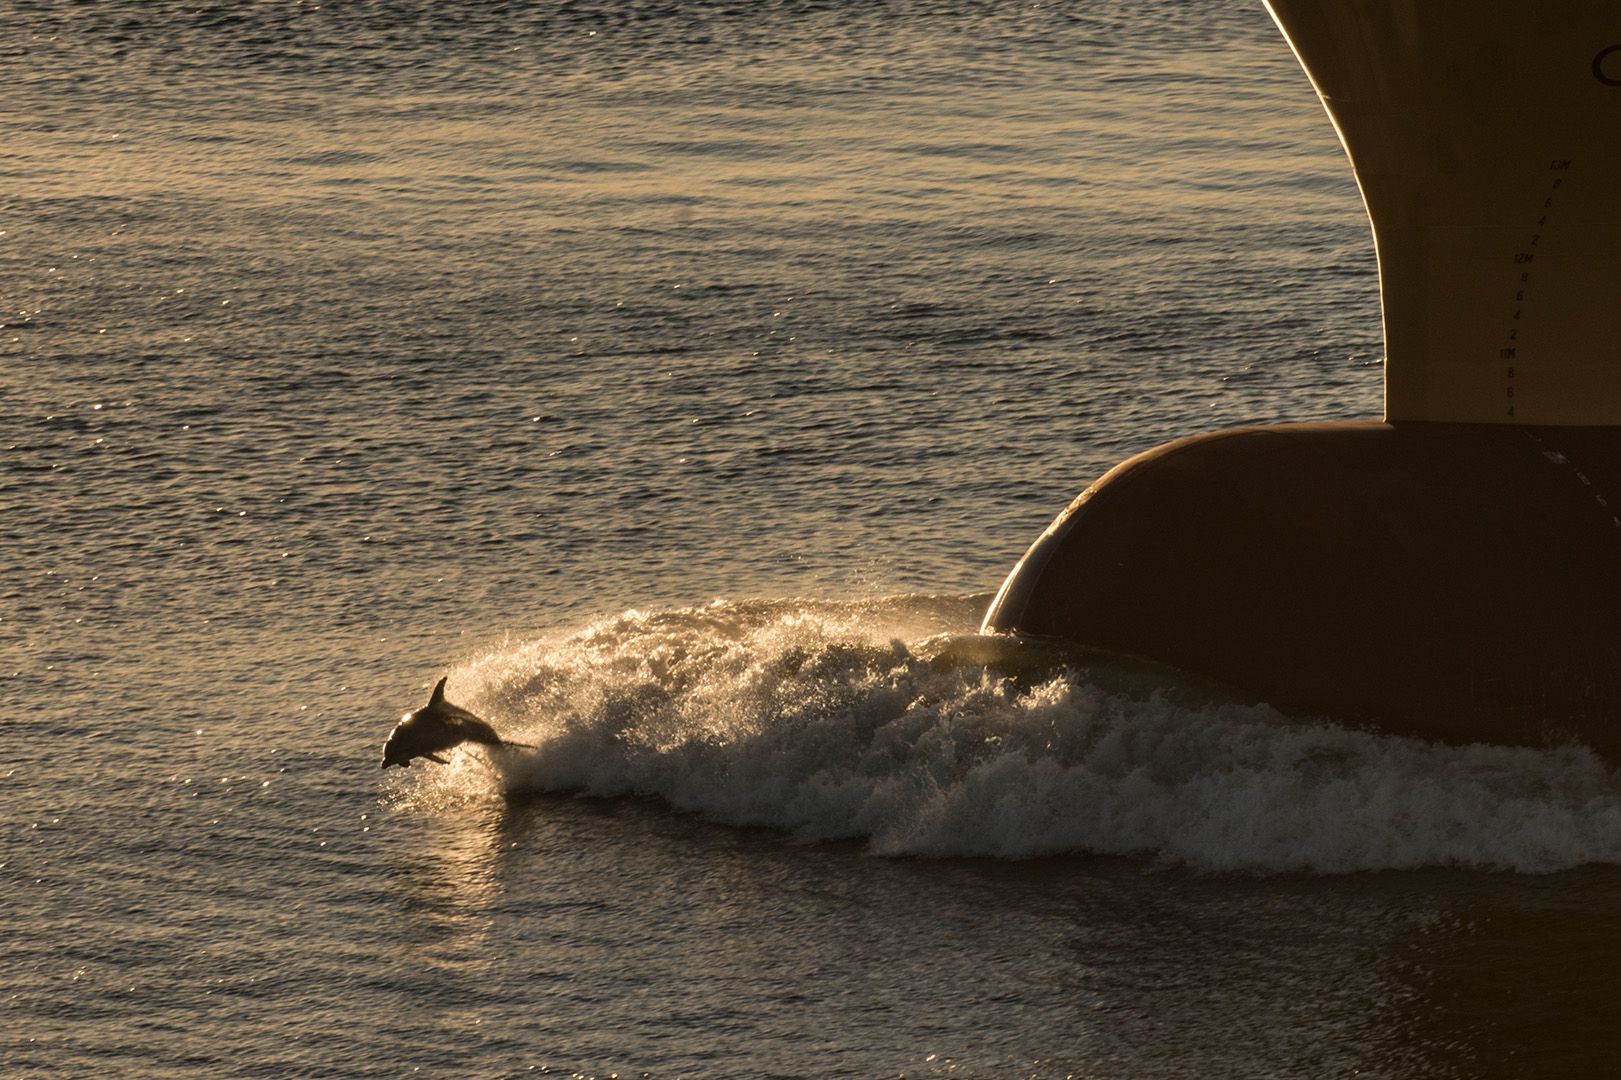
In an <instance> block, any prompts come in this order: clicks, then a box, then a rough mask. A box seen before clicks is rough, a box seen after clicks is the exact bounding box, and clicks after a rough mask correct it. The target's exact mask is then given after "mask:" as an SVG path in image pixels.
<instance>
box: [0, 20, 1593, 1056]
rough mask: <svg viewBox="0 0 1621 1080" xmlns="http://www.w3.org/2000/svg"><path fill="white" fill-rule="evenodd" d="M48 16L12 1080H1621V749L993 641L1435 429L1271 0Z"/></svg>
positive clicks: (13, 251)
mask: <svg viewBox="0 0 1621 1080" xmlns="http://www.w3.org/2000/svg"><path fill="white" fill-rule="evenodd" d="M4 23H5V26H6V31H7V32H6V33H5V34H4V35H0V58H3V64H4V70H5V72H6V76H5V89H4V92H3V94H0V130H3V131H4V132H5V137H4V139H3V140H0V323H3V327H0V566H3V568H4V573H3V574H0V690H3V693H4V711H3V721H0V723H3V727H0V733H3V736H4V739H3V744H0V745H3V748H4V749H3V751H0V912H3V914H4V927H5V930H4V933H3V935H0V1075H4V1076H5V1077H8V1078H10V1077H19V1078H21V1077H28V1078H33V1077H81V1076H82V1077H90V1076H95V1077H104V1076H117V1077H131V1078H155V1077H220V1076H232V1077H393V1076H437V1077H509V1076H520V1075H530V1074H551V1075H557V1076H570V1077H597V1078H607V1077H610V1076H615V1075H617V1076H619V1077H626V1078H629V1077H655V1078H672V1077H737V1078H753V1077H886V1076H887V1077H897V1076H901V1077H931V1076H952V1077H985V1078H1001V1077H1018V1078H1058V1077H1086V1078H1121V1080H1157V1078H1172V1077H1199V1078H1206V1077H1329V1076H1335V1077H1339V1076H1352V1075H1356V1076H1364V1077H1398V1078H1408V1077H1458V1078H1473V1077H1505V1078H1507V1077H1584V1076H1602V1075H1613V1074H1614V1071H1615V1068H1616V1065H1615V1062H1616V1061H1617V1060H1618V1059H1621V1035H1618V1033H1617V1024H1616V1018H1617V1015H1618V1004H1617V1003H1618V1001H1621V776H1618V775H1617V774H1616V772H1615V771H1613V770H1612V769H1610V768H1609V767H1607V766H1606V765H1604V764H1602V763H1600V762H1599V761H1597V760H1595V759H1594V758H1593V757H1592V756H1591V755H1589V754H1587V753H1586V752H1584V751H1582V750H1581V749H1579V748H1574V747H1567V748H1562V749H1553V750H1546V751H1537V750H1505V749H1491V748H1486V747H1478V746H1477V747H1456V748H1438V747H1433V746H1428V745H1424V744H1420V743H1415V742H1410V741H1405V740H1400V739H1395V738H1385V737H1377V736H1373V735H1369V734H1365V733H1359V732H1353V731H1348V730H1344V729H1342V728H1339V727H1336V726H1335V725H1333V724H1332V723H1330V722H1328V721H1327V720H1326V719H1322V718H1300V717H1284V716H1282V715H1280V714H1279V713H1277V712H1275V711H1274V710H1272V709H1271V708H1269V707H1268V706H1267V705H1266V704H1265V703H1264V702H1254V701H1248V700H1216V701H1212V700H1209V699H1207V698H1205V697H1201V696H1200V695H1199V694H1198V693H1196V692H1195V689H1196V688H1195V686H1194V684H1193V682H1192V681H1191V680H1188V679H1185V678H1184V677H1182V676H1180V675H1178V674H1177V673H1175V672H1169V671H1164V670H1156V669H1151V668H1150V669H1143V668H1131V667H1129V666H1127V665H1125V664H1123V663H1121V662H1118V661H1115V660H1111V659H1110V658H1108V657H1103V656H1088V655H1084V654H1078V655H1076V656H1074V657H1070V658H1068V659H1067V660H1066V661H1065V662H1061V663H1059V662H1054V663H1049V664H1046V665H1036V666H1035V667H1031V666H1030V665H1023V666H1021V665H1019V664H1012V663H1004V662H1003V661H1005V660H1007V659H1008V654H1007V645H1006V643H1003V642H998V641H994V640H986V639H979V638H977V637H976V636H975V630H976V627H977V625H978V621H979V617H980V615H981V613H982V612H983V610H984V608H985V605H986V603H987V602H988V600H989V598H990V595H991V594H992V593H993V592H994V590H995V589H996V587H997V585H998V584H999V583H1000V581H1001V579H1002V577H1003V576H1004V575H1005V574H1006V573H1007V571H1008V570H1009V569H1010V568H1011V567H1012V565H1013V564H1014V562H1015V560H1017V558H1018V557H1019V555H1020V554H1021V553H1022V552H1023V550H1024V548H1025V547H1026V545H1028V544H1029V543H1030V542H1031V541H1032V540H1033V539H1034V538H1035V537H1036V535H1037V534H1038V533H1039V532H1040V531H1041V529H1042V528H1043V527H1045V525H1046V524H1047V523H1048V521H1050V520H1051V519H1052V517H1053V516H1054V515H1055V514H1057V513H1058V511H1059V510H1061V509H1062V508H1063V506H1064V505H1065V504H1066V503H1067V502H1068V501H1069V500H1070V499H1071V498H1072V497H1073V496H1074V495H1075V494H1076V493H1077V492H1078V491H1079V490H1080V489H1081V488H1083V487H1084V486H1086V485H1087V484H1088V483H1090V482H1091V481H1092V480H1094V479H1096V478H1097V477H1098V476H1099V475H1101V473H1102V472H1104V471H1105V470H1106V469H1108V468H1109V467H1110V466H1112V465H1113V464H1115V463H1116V462H1118V461H1119V460H1121V459H1122V458H1124V457H1126V456H1128V455H1129V454H1131V453H1134V452H1136V451H1139V450H1143V449H1146V448H1148V447H1150V446H1153V445H1156V444H1158V443H1160V442H1164V441H1166V440H1169V439H1172V438H1176V437H1180V436H1184V435H1189V434H1194V433H1197V432H1200V431H1204V430H1208V429H1211V428H1215V427H1220V426H1225V425H1232V424H1239V423H1249V422H1267V421H1277V420H1305V419H1328V418H1346V417H1370V416H1377V415H1379V411H1380V402H1381V393H1382V385H1381V383H1382V371H1381V368H1380V362H1381V361H1380V338H1379V307H1378V296H1377V275H1376V267H1375V264H1374V258H1373V251H1372V245H1371V243H1370V237H1369V232H1368V228H1367V225H1366V222H1365V219H1364V217H1363V215H1362V211H1361V206H1360V202H1359V200H1358V197H1357V192H1356V188H1355V185H1354V183H1353V181H1352V178H1351V173H1350V169H1349V168H1348V166H1347V164H1346V162H1345V160H1344V157H1343V154H1342V152H1341V151H1340V149H1339V146H1338V144H1337V143H1336V141H1335V139H1334V135H1333V131H1332V128H1331V127H1330V125H1329V123H1328V121H1327V119H1326V117H1325V116H1324V114H1323V112H1322V109H1321V107H1320V106H1319V105H1318V103H1317V101H1316V99H1315V97H1314V96H1313V94H1312V91H1311V88H1310V86H1309V84H1308V82H1307V80H1306V78H1305V76H1304V75H1303V74H1302V72H1301V71H1300V70H1299V68H1298V67H1297V65H1296V63H1295V61H1294V59H1293V58H1292V56H1291V55H1290V52H1289V49H1288V47H1287V46H1286V45H1285V43H1284V41H1283V40H1282V38H1281V36H1280V35H1279V34H1278V32H1277V31H1276V29H1275V28H1274V27H1273V26H1272V24H1271V22H1270V21H1269V19H1268V18H1267V17H1266V15H1265V13H1264V11H1263V10H1262V9H1261V8H1260V6H1259V4H1258V3H1249V2H1221V3H1217V2H1214V0H1157V2H1156V0H1146V2H1140V3H1133V4H1127V3H1121V2H1117V0H1097V2H1091V3H1079V2H1077V3H1028V2H1026V3H1012V2H995V0H986V2H979V3H971V4H967V3H962V4H959V3H945V2H941V0H881V2H871V3H852V2H843V0H797V2H790V0H764V2H761V3H748V4H743V3H728V2H710V3H679V4H677V3H659V2H651V0H645V2H644V0H626V2H619V0H595V2H589V0H582V2H569V0H557V2H547V3H535V4H519V3H497V2H488V3H484V2H478V3H475V2H470V0H467V2H442V3H430V2H428V0H390V2H383V0H376V2H360V0H344V2H328V3H321V4H317V3H308V2H306V3H298V2H293V0H267V2H262V3H256V4H248V3H211V2H201V0H185V2H181V0H140V2H136V0H101V2H98V3H95V4H81V3H71V2H67V0H13V2H12V3H10V4H9V5H8V7H7V13H6V18H5V20H4ZM1194 540H1195V542H1196V538H1194ZM1370 602H1377V598H1370ZM443 675H448V676H449V696H450V698H451V700H453V701H455V702H457V703H459V704H462V705H464V706H466V707H468V708H470V709H473V710H474V711H476V712H478V713H479V714H481V715H483V716H485V717H487V718H489V719H490V721H491V722H492V723H493V724H494V725H495V726H496V727H497V728H498V729H499V730H500V731H501V732H502V733H504V734H506V735H507V736H509V737H510V738H513V739H516V740H520V741H523V742H527V743H532V744H535V746H536V747H537V749H535V750H520V751H497V752H493V753H486V752H485V751H483V750H473V749H467V748H464V749H461V750H458V751H456V752H454V753H453V754H452V756H451V758H450V764H449V765H448V766H445V767H438V766H434V765H431V764H428V765H421V766H420V767H414V768H411V769H409V770H390V771H389V772H388V773H383V772H381V771H380V770H379V768H378V760H379V750H380V747H381V744H382V741H383V739H384V737H385V736H386V735H387V733H388V731H389V729H390V728H391V726H392V725H393V723H394V722H395V721H396V720H397V719H398V717H399V716H400V714H401V713H402V712H404V711H405V710H407V709H411V708H415V707H417V706H419V705H421V704H422V703H424V702H425V701H426V699H427V694H428V690H429V688H430V687H431V686H432V685H433V683H434V682H435V681H436V680H437V679H438V678H440V677H441V676H443Z"/></svg>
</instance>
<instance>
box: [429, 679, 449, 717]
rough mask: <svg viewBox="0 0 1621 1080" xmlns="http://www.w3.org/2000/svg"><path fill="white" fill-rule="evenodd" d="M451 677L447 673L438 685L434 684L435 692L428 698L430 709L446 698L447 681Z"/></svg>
mask: <svg viewBox="0 0 1621 1080" xmlns="http://www.w3.org/2000/svg"><path fill="white" fill-rule="evenodd" d="M449 678H450V676H449V675H446V676H445V677H444V678H443V679H440V680H439V682H438V684H437V685H436V686H434V688H433V694H432V695H431V696H430V697H429V698H428V707H429V708H430V709H431V708H433V707H434V706H435V705H437V704H439V703H440V702H442V701H444V700H445V681H446V680H447V679H449Z"/></svg>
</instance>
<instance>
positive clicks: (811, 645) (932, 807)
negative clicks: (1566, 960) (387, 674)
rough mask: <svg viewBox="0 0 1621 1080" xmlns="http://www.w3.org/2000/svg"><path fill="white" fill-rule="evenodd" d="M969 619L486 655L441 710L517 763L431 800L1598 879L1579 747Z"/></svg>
mask: <svg viewBox="0 0 1621 1080" xmlns="http://www.w3.org/2000/svg"><path fill="white" fill-rule="evenodd" d="M973 608H974V605H973V603H971V602H970V600H969V599H968V598H960V599H952V598H918V597H910V598H908V597H901V598H893V599H890V600H885V601H879V602H872V603H864V604H855V603H846V604H840V603H830V602H808V601H746V602H736V603H729V602H716V603H715V604H712V605H709V606H707V607H698V608H688V609H682V610H675V611H662V612H650V613H643V612H636V611H630V612H626V613H625V614H623V615H620V616H618V617H616V618H611V619H607V620H604V621H601V622H598V623H596V624H594V625H591V626H589V627H587V628H585V629H583V630H580V631H578V632H576V633H572V634H560V635H553V636H547V637H545V638H542V639H539V640H535V641H531V642H528V643H524V644H520V645H517V646H514V647H511V648H507V649H503V650H501V651H499V652H497V653H493V654H491V655H489V656H486V657H484V658H483V659H481V660H479V661H477V662H475V663H474V664H472V665H471V666H470V667H469V668H467V669H464V670H462V671H458V672H457V673H455V675H454V676H453V678H452V680H451V688H452V691H453V696H457V695H456V694H455V693H454V691H456V690H457V689H458V688H462V689H463V693H464V694H466V695H467V698H468V700H467V704H469V705H470V706H472V707H473V708H475V709H476V710H478V711H480V712H482V713H484V714H485V715H487V716H488V717H490V719H491V720H492V721H493V722H494V723H495V724H496V726H497V727H498V728H499V729H501V730H502V731H503V732H504V733H506V734H508V735H509V736H510V737H512V738H516V739H521V740H523V741H525V742H532V743H536V744H537V745H538V746H539V749H538V750H536V751H534V752H532V753H528V752H526V753H523V754H499V755H495V757H494V758H493V759H492V760H493V762H494V764H495V766H496V768H495V770H490V769H485V768H470V767H462V768H452V769H450V770H445V771H442V772H440V773H438V774H436V777H435V779H434V780H433V781H430V783H436V784H440V785H447V786H460V787H461V788H462V789H463V790H465V789H466V788H467V787H468V786H470V785H479V784H482V785H485V786H486V787H488V786H489V785H491V784H497V785H499V787H500V789H501V790H502V791H504V792H505V793H506V794H508V795H516V794H520V793H522V792H525V791H546V792H577V793H581V794H585V795H593V796H622V795H631V794H635V795H649V796H655V797H657V798H659V799H662V800H663V801H665V802H667V803H668V804H669V805H671V806H673V807H675V808H677V809H679V810H682V811H686V812H691V813H695V814H699V815H702V816H703V817H704V818H706V819H709V820H713V821H716V822H721V823H726V824H732V825H752V826H771V827H776V828H780V829H783V830H787V831H789V832H791V833H793V834H794V835H796V836H799V837H802V838H806V839H834V838H860V839H864V840H866V841H867V843H868V844H869V845H870V847H871V848H872V849H873V850H874V851H876V852H879V853H882V854H888V855H914V856H993V857H998V858H1027V857H1032V856H1039V855H1050V854H1058V853H1082V852H1085V853H1098V854H1114V855H1144V856H1150V857H1153V858H1157V859H1161V860H1165V861H1170V862H1174V863H1179V864H1184V865H1187V866H1191V867H1195V868H1200V869H1204V870H1213V871H1245V872H1278V871H1312V872H1320V873H1340V872H1349V871H1356V870H1375V869H1392V868H1413V867H1421V866H1434V865H1461V866H1472V867H1481V868H1497V869H1514V870H1520V871H1529V872H1543V871H1552V870H1557V869H1561V868H1566V867H1570V866H1574V865H1578V864H1582V863H1587V862H1621V776H1618V775H1617V774H1616V773H1615V771H1614V770H1612V769H1610V768H1609V767H1607V766H1606V765H1604V764H1603V763H1602V762H1601V761H1600V760H1598V759H1597V758H1596V757H1595V756H1593V755H1592V754H1591V753H1589V752H1588V751H1586V750H1584V749H1581V748H1579V747H1564V748H1558V749H1551V750H1532V749H1514V748H1503V747H1488V746H1468V747H1442V746H1434V745H1430V744H1426V743H1422V742H1417V741H1414V740H1409V739H1401V738H1393V737H1388V736H1379V735H1373V734H1369V733H1366V732H1360V731H1351V730H1347V729H1344V728H1341V727H1338V726H1335V725H1332V724H1328V723H1322V722H1316V723H1313V722H1301V721H1298V720H1286V719H1285V718H1284V717H1282V716H1281V715H1279V714H1278V713H1276V712H1275V711H1273V710H1271V709H1269V708H1267V707H1265V706H1260V705H1250V704H1243V703H1238V702H1234V701H1225V702H1224V701H1219V700H1204V701H1198V700H1190V694H1189V692H1188V691H1187V688H1186V687H1178V686H1176V685H1163V686H1161V687H1159V688H1144V687H1143V686H1141V685H1138V686H1136V687H1133V686H1131V685H1130V684H1131V679H1130V678H1122V673H1121V672H1120V671H1118V670H1111V669H1110V668H1109V665H1108V663H1107V662H1106V661H1104V660H1097V659H1094V661H1092V662H1089V663H1084V664H1080V665H1076V664H1073V663H1071V664H1069V665H1062V664H1048V665H1046V668H1045V669H1043V668H1042V666H1041V665H1036V666H1034V667H1032V666H1031V665H1030V664H1028V663H1021V662H1016V658H1014V657H1012V655H1011V653H1010V654H1009V662H1008V663H1001V662H998V660H997V657H996V655H995V654H996V650H997V649H999V648H1004V647H1005V644H1006V643H999V642H998V640H997V639H985V638H974V637H972V636H971V635H956V636H953V635H950V634H942V633H941V632H940V631H941V630H942V628H948V627H951V626H967V625H972V623H971V619H972V614H973ZM987 656H988V658H989V661H990V662H989V663H987V662H986V660H987ZM1010 672H1011V673H1010ZM1160 681H1161V682H1162V683H1163V682H1164V681H1165V680H1164V679H1163V678H1162V679H1161V680H1160ZM1194 696H1197V695H1194ZM471 753H475V752H474V751H464V754H471ZM461 760H462V759H458V761H461ZM462 764H464V765H465V764H466V762H465V761H462ZM420 782H421V781H419V783H420Z"/></svg>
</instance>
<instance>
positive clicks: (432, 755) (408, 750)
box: [383, 676, 533, 769]
mask: <svg viewBox="0 0 1621 1080" xmlns="http://www.w3.org/2000/svg"><path fill="white" fill-rule="evenodd" d="M448 677H449V676H446V678H448ZM464 742H476V743H483V744H484V745H485V746H520V747H524V748H525V749H533V747H531V746H529V744H528V743H515V742H508V741H507V740H505V739H503V738H501V736H499V735H497V734H496V733H495V729H494V728H492V727H490V725H489V724H487V723H485V722H484V721H483V720H480V719H479V718H478V717H476V716H474V715H473V714H472V713H470V712H468V711H467V710H466V709H464V708H462V707H461V706H459V705H452V704H451V703H450V702H448V701H446V700H445V680H444V679H440V680H439V684H438V685H437V686H435V687H434V688H433V695H432V696H431V697H429V698H428V703H427V704H426V705H424V706H423V707H422V708H420V709H417V710H416V711H415V712H408V713H406V714H405V715H404V716H402V717H401V718H400V722H399V723H398V724H396V725H395V726H394V730H393V731H391V732H389V735H388V741H387V742H386V743H384V744H383V768H385V769H386V768H388V767H389V766H390V765H398V766H399V767H400V768H402V769H406V768H410V766H411V759H412V758H427V759H428V760H429V761H437V762H438V763H439V764H441V765H448V764H449V762H447V761H446V760H445V759H444V758H442V757H440V756H439V755H440V754H441V753H442V752H444V751H446V750H449V749H451V748H452V747H456V746H460V745H461V744H462V743H464Z"/></svg>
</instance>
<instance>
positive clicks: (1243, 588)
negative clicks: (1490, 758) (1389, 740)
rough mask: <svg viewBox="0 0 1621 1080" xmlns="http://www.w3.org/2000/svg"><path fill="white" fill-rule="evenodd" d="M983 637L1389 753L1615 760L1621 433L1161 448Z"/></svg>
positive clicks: (1201, 439) (1238, 434)
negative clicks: (1125, 666) (1379, 733)
mask: <svg viewBox="0 0 1621 1080" xmlns="http://www.w3.org/2000/svg"><path fill="white" fill-rule="evenodd" d="M985 629H986V631H987V632H990V631H1011V632H1017V633H1021V634H1027V635H1035V636H1045V637H1055V638H1061V639H1065V640H1069V641H1077V642H1081V643H1084V644H1087V645H1093V646H1098V647H1102V648H1107V649H1113V650H1117V651H1120V652H1126V653H1133V654H1137V655H1141V656H1146V657H1150V658H1153V659H1155V660H1160V661H1164V662H1167V663H1170V664H1174V665H1176V666H1178V667H1180V668H1183V669H1185V670H1188V671H1191V672H1195V673H1198V674H1201V675H1206V676H1210V677H1213V678H1216V679H1219V680H1222V681H1224V682H1227V683H1229V684H1231V685H1233V686H1235V687H1239V688H1242V689H1245V690H1247V691H1249V692H1251V693H1253V694H1255V695H1256V696H1257V697H1258V698H1259V699H1261V700H1265V701H1268V702H1270V703H1272V704H1274V705H1276V706H1279V707H1280V708H1285V709H1289V710H1292V711H1306V712H1312V713H1321V714H1325V715H1328V716H1330V717H1333V718H1335V719H1339V720H1342V721H1345V722H1350V723H1359V724H1368V725H1371V726H1374V727H1377V728H1380V729H1382V730H1386V731H1390V732H1393V733H1397V734H1402V735H1411V736H1416V737H1421V738H1426V739H1437V740H1445V741H1449V742H1477V741H1478V742H1493V743H1504V744H1523V745H1542V744H1548V743H1555V742H1564V741H1570V740H1572V739H1574V740H1579V741H1581V742H1584V743H1587V744H1588V745H1590V746H1592V747H1593V748H1595V749H1597V750H1598V751H1600V752H1601V753H1603V754H1605V755H1606V756H1607V757H1610V758H1614V759H1621V429H1616V428H1607V427H1606V428H1571V427H1502V426H1496V425H1471V424H1442V423H1401V424H1385V423H1374V422H1367V423H1338V424H1287V425H1279V426H1275V427H1252V428H1239V429H1235V430H1231V431H1221V432H1214V433H1211V434H1207V435H1201V436H1197V437H1195V438H1191V439H1185V440H1182V441H1179V442H1174V443H1170V444H1168V445H1166V446H1163V447H1160V448H1158V449H1156V450H1151V451H1149V452H1148V453H1145V454H1141V455H1139V456H1137V457H1135V458H1132V459H1131V460H1129V461H1127V462H1125V463H1124V464H1122V465H1120V466H1118V467H1117V468H1115V469H1114V470H1112V471H1111V472H1110V473H1109V474H1108V475H1107V476H1105V477H1104V478H1103V479H1102V480H1101V481H1099V482H1098V483H1097V484H1095V485H1093V486H1092V487H1091V488H1089V489H1087V491H1085V492H1084V493H1082V495H1081V496H1080V497H1079V498H1078V499H1076V501H1075V502H1074V503H1073V504H1072V505H1071V506H1070V507H1069V508H1068V509H1067V510H1066V511H1065V512H1064V513H1063V514H1062V515H1060V517H1059V519H1058V520H1057V521H1056V522H1055V523H1054V524H1053V526H1052V528H1050V529H1049V530H1048V531H1047V532H1046V533H1045V534H1043V535H1042V537H1041V538H1040V539H1039V540H1037V541H1036V543H1035V545H1034V546H1032V547H1031V549H1030V551H1029V552H1028V553H1027V554H1026V555H1025V557H1024V559H1023V560H1022V561H1021V562H1020V563H1019V565H1018V566H1017V567H1015V568H1014V570H1013V572H1012V574H1010V575H1009V577H1008V580H1007V583H1006V584H1005V585H1004V586H1003V588H1002V591H1001V593H1000V594H999V595H998V596H997V598H996V600H995V602H994V603H993V604H992V605H991V609H990V611H989V612H988V613H987V615H986V618H985Z"/></svg>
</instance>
